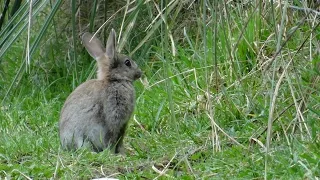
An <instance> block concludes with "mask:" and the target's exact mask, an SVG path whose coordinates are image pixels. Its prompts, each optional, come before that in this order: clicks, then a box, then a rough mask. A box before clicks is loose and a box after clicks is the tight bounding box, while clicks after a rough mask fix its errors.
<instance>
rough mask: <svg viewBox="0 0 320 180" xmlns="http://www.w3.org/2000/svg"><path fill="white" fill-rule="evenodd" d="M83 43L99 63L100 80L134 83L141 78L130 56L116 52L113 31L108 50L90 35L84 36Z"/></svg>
mask: <svg viewBox="0 0 320 180" xmlns="http://www.w3.org/2000/svg"><path fill="white" fill-rule="evenodd" d="M82 43H83V44H84V46H85V48H86V49H87V51H88V53H89V54H90V55H91V56H92V57H93V58H94V59H95V60H96V61H97V63H98V79H99V80H111V81H117V80H127V81H131V82H132V81H134V80H136V79H138V78H140V77H141V74H142V72H141V70H140V68H139V67H138V66H137V64H136V63H135V62H134V61H133V60H132V59H131V58H130V57H128V56H126V55H123V54H119V53H117V52H116V33H115V31H114V30H113V29H112V30H111V32H110V35H109V38H108V41H107V45H106V48H104V47H103V45H102V43H101V41H100V40H99V39H98V38H97V37H95V36H92V35H91V34H90V33H84V34H83V35H82Z"/></svg>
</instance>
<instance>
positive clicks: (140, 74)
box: [134, 70, 142, 79]
mask: <svg viewBox="0 0 320 180" xmlns="http://www.w3.org/2000/svg"><path fill="white" fill-rule="evenodd" d="M141 76H142V71H141V70H139V71H137V73H136V74H135V76H134V78H135V79H139V78H140V77H141Z"/></svg>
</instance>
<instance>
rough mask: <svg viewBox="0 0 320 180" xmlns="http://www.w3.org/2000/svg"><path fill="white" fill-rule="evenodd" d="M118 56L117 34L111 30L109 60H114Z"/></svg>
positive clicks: (108, 47) (107, 47)
mask: <svg viewBox="0 0 320 180" xmlns="http://www.w3.org/2000/svg"><path fill="white" fill-rule="evenodd" d="M115 54H116V32H115V31H114V29H111V32H110V34H109V37H108V41H107V45H106V55H107V56H108V58H109V59H114V56H115Z"/></svg>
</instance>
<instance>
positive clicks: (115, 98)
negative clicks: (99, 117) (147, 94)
mask: <svg viewBox="0 0 320 180" xmlns="http://www.w3.org/2000/svg"><path fill="white" fill-rule="evenodd" d="M103 104H104V106H105V107H104V109H105V112H106V114H114V115H115V116H117V117H119V119H128V118H130V116H131V114H132V112H133V109H134V104H135V92H134V88H133V86H132V85H131V84H115V85H113V86H111V87H110V88H108V89H107V91H106V98H105V102H104V103H103Z"/></svg>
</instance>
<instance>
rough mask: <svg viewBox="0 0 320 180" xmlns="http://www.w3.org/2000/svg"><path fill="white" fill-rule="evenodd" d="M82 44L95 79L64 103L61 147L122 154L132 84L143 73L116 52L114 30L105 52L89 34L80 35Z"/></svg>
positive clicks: (129, 112)
mask: <svg viewBox="0 0 320 180" xmlns="http://www.w3.org/2000/svg"><path fill="white" fill-rule="evenodd" d="M82 43H83V45H84V46H85V48H86V50H87V51H88V53H89V54H90V55H91V56H92V57H93V58H94V59H95V60H96V61H97V65H98V71H97V79H92V80H89V81H87V82H84V83H83V84H81V85H80V86H79V87H77V88H76V89H75V90H74V91H73V92H72V93H71V94H70V95H69V97H68V98H67V100H66V102H65V103H64V106H63V108H62V110H61V114H60V121H59V134H60V141H61V146H62V148H63V149H67V150H77V149H79V148H81V147H89V148H90V149H91V150H93V151H95V152H101V151H103V150H104V149H106V148H110V149H111V150H112V151H113V152H114V153H122V154H123V153H124V148H123V137H124V135H125V131H126V128H127V125H128V120H129V119H130V117H131V115H132V113H133V110H134V106H135V90H134V87H133V82H134V81H135V80H137V79H139V78H140V77H141V75H142V71H141V70H140V68H139V67H138V66H137V64H136V63H135V62H134V61H133V60H132V59H131V58H130V57H128V56H126V55H123V54H119V53H117V52H116V33H115V31H114V29H112V30H111V32H110V35H109V37H108V40H107V44H106V48H104V47H103V46H102V43H101V41H100V40H99V39H98V38H97V37H93V36H92V35H91V34H90V33H84V34H83V35H82Z"/></svg>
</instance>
